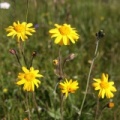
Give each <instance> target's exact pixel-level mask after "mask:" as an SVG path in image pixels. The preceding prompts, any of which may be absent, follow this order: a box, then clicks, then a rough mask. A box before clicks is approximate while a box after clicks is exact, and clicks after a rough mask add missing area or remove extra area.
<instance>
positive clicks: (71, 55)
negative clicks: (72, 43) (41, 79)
mask: <svg viewBox="0 0 120 120" xmlns="http://www.w3.org/2000/svg"><path fill="white" fill-rule="evenodd" d="M75 57H76V55H75V54H74V53H72V54H70V55H69V56H68V57H67V58H66V61H70V60H73V59H74V58H75Z"/></svg>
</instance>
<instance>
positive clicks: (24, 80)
mask: <svg viewBox="0 0 120 120" xmlns="http://www.w3.org/2000/svg"><path fill="white" fill-rule="evenodd" d="M22 70H23V72H24V73H19V75H18V79H20V80H19V81H18V82H17V83H16V84H17V85H22V84H24V86H23V90H26V91H34V86H36V87H37V88H38V86H39V84H40V83H41V82H40V81H39V80H38V79H36V78H40V77H43V76H42V75H41V74H39V73H38V72H39V70H35V69H34V68H33V67H31V68H30V70H28V69H27V68H26V67H22Z"/></svg>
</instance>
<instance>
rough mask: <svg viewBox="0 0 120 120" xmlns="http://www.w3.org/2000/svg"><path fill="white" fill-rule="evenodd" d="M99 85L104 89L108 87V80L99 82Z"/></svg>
mask: <svg viewBox="0 0 120 120" xmlns="http://www.w3.org/2000/svg"><path fill="white" fill-rule="evenodd" d="M100 86H101V88H104V89H106V88H108V87H109V84H108V82H101V83H100Z"/></svg>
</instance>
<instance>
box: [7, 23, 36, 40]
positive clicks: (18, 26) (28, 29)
mask: <svg viewBox="0 0 120 120" xmlns="http://www.w3.org/2000/svg"><path fill="white" fill-rule="evenodd" d="M32 26H33V24H32V23H26V22H22V23H20V22H19V21H18V22H14V23H13V26H9V27H8V28H6V31H7V32H9V33H8V34H7V36H12V37H14V36H15V35H16V36H17V40H18V42H19V41H20V40H22V41H25V40H26V39H28V37H27V35H32V32H35V29H34V28H32Z"/></svg>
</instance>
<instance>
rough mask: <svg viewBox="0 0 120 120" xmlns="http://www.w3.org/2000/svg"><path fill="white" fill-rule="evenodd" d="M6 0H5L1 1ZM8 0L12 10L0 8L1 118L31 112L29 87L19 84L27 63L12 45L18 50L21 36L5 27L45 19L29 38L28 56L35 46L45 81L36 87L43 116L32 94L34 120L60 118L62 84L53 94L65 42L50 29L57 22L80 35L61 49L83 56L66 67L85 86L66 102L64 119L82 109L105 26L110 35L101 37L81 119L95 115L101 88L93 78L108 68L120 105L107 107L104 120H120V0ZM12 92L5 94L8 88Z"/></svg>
mask: <svg viewBox="0 0 120 120" xmlns="http://www.w3.org/2000/svg"><path fill="white" fill-rule="evenodd" d="M1 1H2V0H1ZM28 1H29V6H28V15H27V0H8V2H9V3H10V4H11V7H10V9H8V10H5V9H0V41H1V42H0V51H1V54H0V65H1V67H0V81H1V82H0V89H1V91H0V119H1V120H24V118H26V117H28V113H27V112H26V111H27V107H28V106H27V104H26V92H24V91H23V90H22V87H20V86H17V85H15V82H16V81H17V75H18V73H19V72H20V71H21V67H20V66H19V64H18V63H17V60H16V59H15V56H14V55H11V54H10V53H9V50H10V49H16V50H18V46H17V42H16V39H12V38H11V37H7V36H6V35H7V33H6V31H5V28H7V27H8V26H9V25H12V23H13V22H14V21H18V20H19V21H21V22H23V21H26V20H27V22H31V23H33V24H34V25H35V24H39V27H38V28H37V29H36V33H35V34H33V36H32V37H29V40H28V41H26V42H25V45H24V47H25V55H26V58H27V60H28V61H29V60H30V56H31V54H32V52H33V51H37V56H36V58H35V60H34V62H33V66H34V68H36V69H40V72H41V74H43V75H44V78H42V79H41V83H42V84H41V85H40V87H39V88H38V89H36V91H35V95H36V101H37V104H38V107H39V108H40V111H39V117H38V115H37V111H36V108H35V104H34V101H33V97H32V94H30V93H29V94H28V97H29V107H30V109H31V120H48V119H50V120H56V119H60V116H61V115H60V98H59V95H60V90H59V88H57V93H58V94H57V96H56V97H55V95H54V94H53V92H54V89H55V85H56V83H57V81H58V77H57V76H56V75H55V73H54V65H53V60H54V59H56V58H57V57H58V51H59V47H58V45H55V44H54V41H53V40H51V38H50V35H49V33H48V31H49V29H51V28H53V27H54V24H55V23H58V24H63V23H69V24H71V26H72V27H74V28H76V29H77V31H78V33H79V34H80V40H79V41H78V42H77V43H76V44H75V45H71V46H63V47H62V50H61V54H62V56H63V58H65V57H66V56H68V55H69V54H70V53H74V54H76V55H77V56H76V57H75V59H74V60H72V61H70V62H67V64H66V66H65V68H64V72H65V74H66V77H67V78H72V79H77V80H78V82H79V86H80V89H79V90H77V92H76V93H75V94H71V95H70V96H69V97H68V99H66V101H65V103H64V120H76V118H77V116H78V114H77V109H79V108H80V106H81V102H82V99H83V95H84V94H83V93H84V90H85V86H86V82H87V76H88V72H89V68H90V64H89V63H88V61H89V60H91V59H92V58H93V56H94V50H95V42H96V41H95V40H96V37H95V33H96V32H98V31H99V30H100V29H103V30H104V32H105V37H104V38H103V39H102V40H101V41H100V44H99V50H98V51H99V54H98V57H97V59H96V61H95V64H94V67H93V70H92V74H91V79H90V85H89V91H88V94H87V98H86V101H85V104H84V107H83V112H82V116H81V120H94V118H95V111H96V105H97V103H96V102H97V92H95V91H94V90H93V88H92V87H91V83H92V78H93V77H100V76H101V73H103V72H104V73H108V74H109V77H110V78H109V79H110V80H113V81H114V82H115V86H116V88H117V92H116V93H115V97H114V98H113V101H114V103H115V107H114V108H112V109H108V108H106V109H105V110H104V111H103V112H102V114H101V120H107V119H109V120H119V119H120V112H119V108H120V102H119V99H120V90H119V87H120V85H119V81H120V74H119V72H120V65H119V61H120V50H119V47H120V44H119V40H120V35H119V34H120V33H119V31H120V10H119V4H120V1H119V0H75V1H74V0H59V1H57V0H56V3H55V2H54V0H28ZM4 88H7V89H8V92H7V93H4V92H3V89H4ZM108 101H109V100H108V99H104V100H101V101H100V107H103V106H104V105H105V104H106V103H108Z"/></svg>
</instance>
